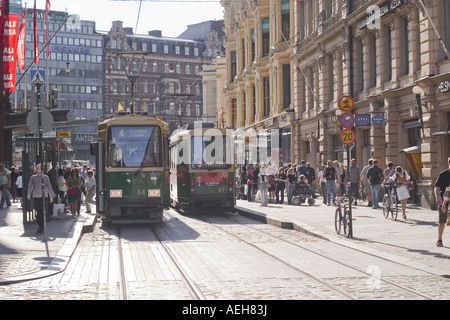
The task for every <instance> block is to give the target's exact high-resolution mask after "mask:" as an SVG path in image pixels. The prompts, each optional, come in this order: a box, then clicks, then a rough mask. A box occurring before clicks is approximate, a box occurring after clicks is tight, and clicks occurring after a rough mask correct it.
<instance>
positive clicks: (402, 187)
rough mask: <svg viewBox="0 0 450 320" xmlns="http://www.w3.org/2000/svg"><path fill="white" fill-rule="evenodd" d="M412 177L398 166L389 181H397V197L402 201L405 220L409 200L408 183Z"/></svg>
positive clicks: (404, 218)
mask: <svg viewBox="0 0 450 320" xmlns="http://www.w3.org/2000/svg"><path fill="white" fill-rule="evenodd" d="M410 179H411V178H410V176H409V174H408V172H406V171H405V170H403V168H402V167H400V166H398V167H397V168H395V172H394V174H392V175H391V176H390V177H389V179H388V181H387V183H390V182H393V181H397V197H398V200H399V201H401V202H402V217H403V220H406V201H408V198H409V191H408V184H409V181H410Z"/></svg>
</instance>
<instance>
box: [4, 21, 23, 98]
mask: <svg viewBox="0 0 450 320" xmlns="http://www.w3.org/2000/svg"><path fill="white" fill-rule="evenodd" d="M2 26H3V32H2V41H3V52H2V56H3V59H2V61H3V90H4V91H16V57H17V52H16V50H17V31H18V26H19V15H18V14H9V15H5V16H4V17H3V25H2Z"/></svg>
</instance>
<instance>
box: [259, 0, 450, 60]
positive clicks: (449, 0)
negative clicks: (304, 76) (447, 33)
mask: <svg viewBox="0 0 450 320" xmlns="http://www.w3.org/2000/svg"><path fill="white" fill-rule="evenodd" d="M449 1H450V0H449ZM253 61H255V29H252V62H253Z"/></svg>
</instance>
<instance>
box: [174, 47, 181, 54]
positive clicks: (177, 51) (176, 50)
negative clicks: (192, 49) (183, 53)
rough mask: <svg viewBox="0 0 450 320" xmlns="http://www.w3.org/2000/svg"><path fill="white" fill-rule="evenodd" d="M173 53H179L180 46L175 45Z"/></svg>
mask: <svg viewBox="0 0 450 320" xmlns="http://www.w3.org/2000/svg"><path fill="white" fill-rule="evenodd" d="M175 54H180V46H175Z"/></svg>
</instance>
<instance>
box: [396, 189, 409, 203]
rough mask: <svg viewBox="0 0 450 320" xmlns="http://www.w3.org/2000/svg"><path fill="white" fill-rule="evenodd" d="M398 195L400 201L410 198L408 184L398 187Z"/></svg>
mask: <svg viewBox="0 0 450 320" xmlns="http://www.w3.org/2000/svg"><path fill="white" fill-rule="evenodd" d="M397 196H398V200H399V201H403V200H406V199H408V198H409V191H408V188H407V187H406V186H400V187H398V188H397Z"/></svg>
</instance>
